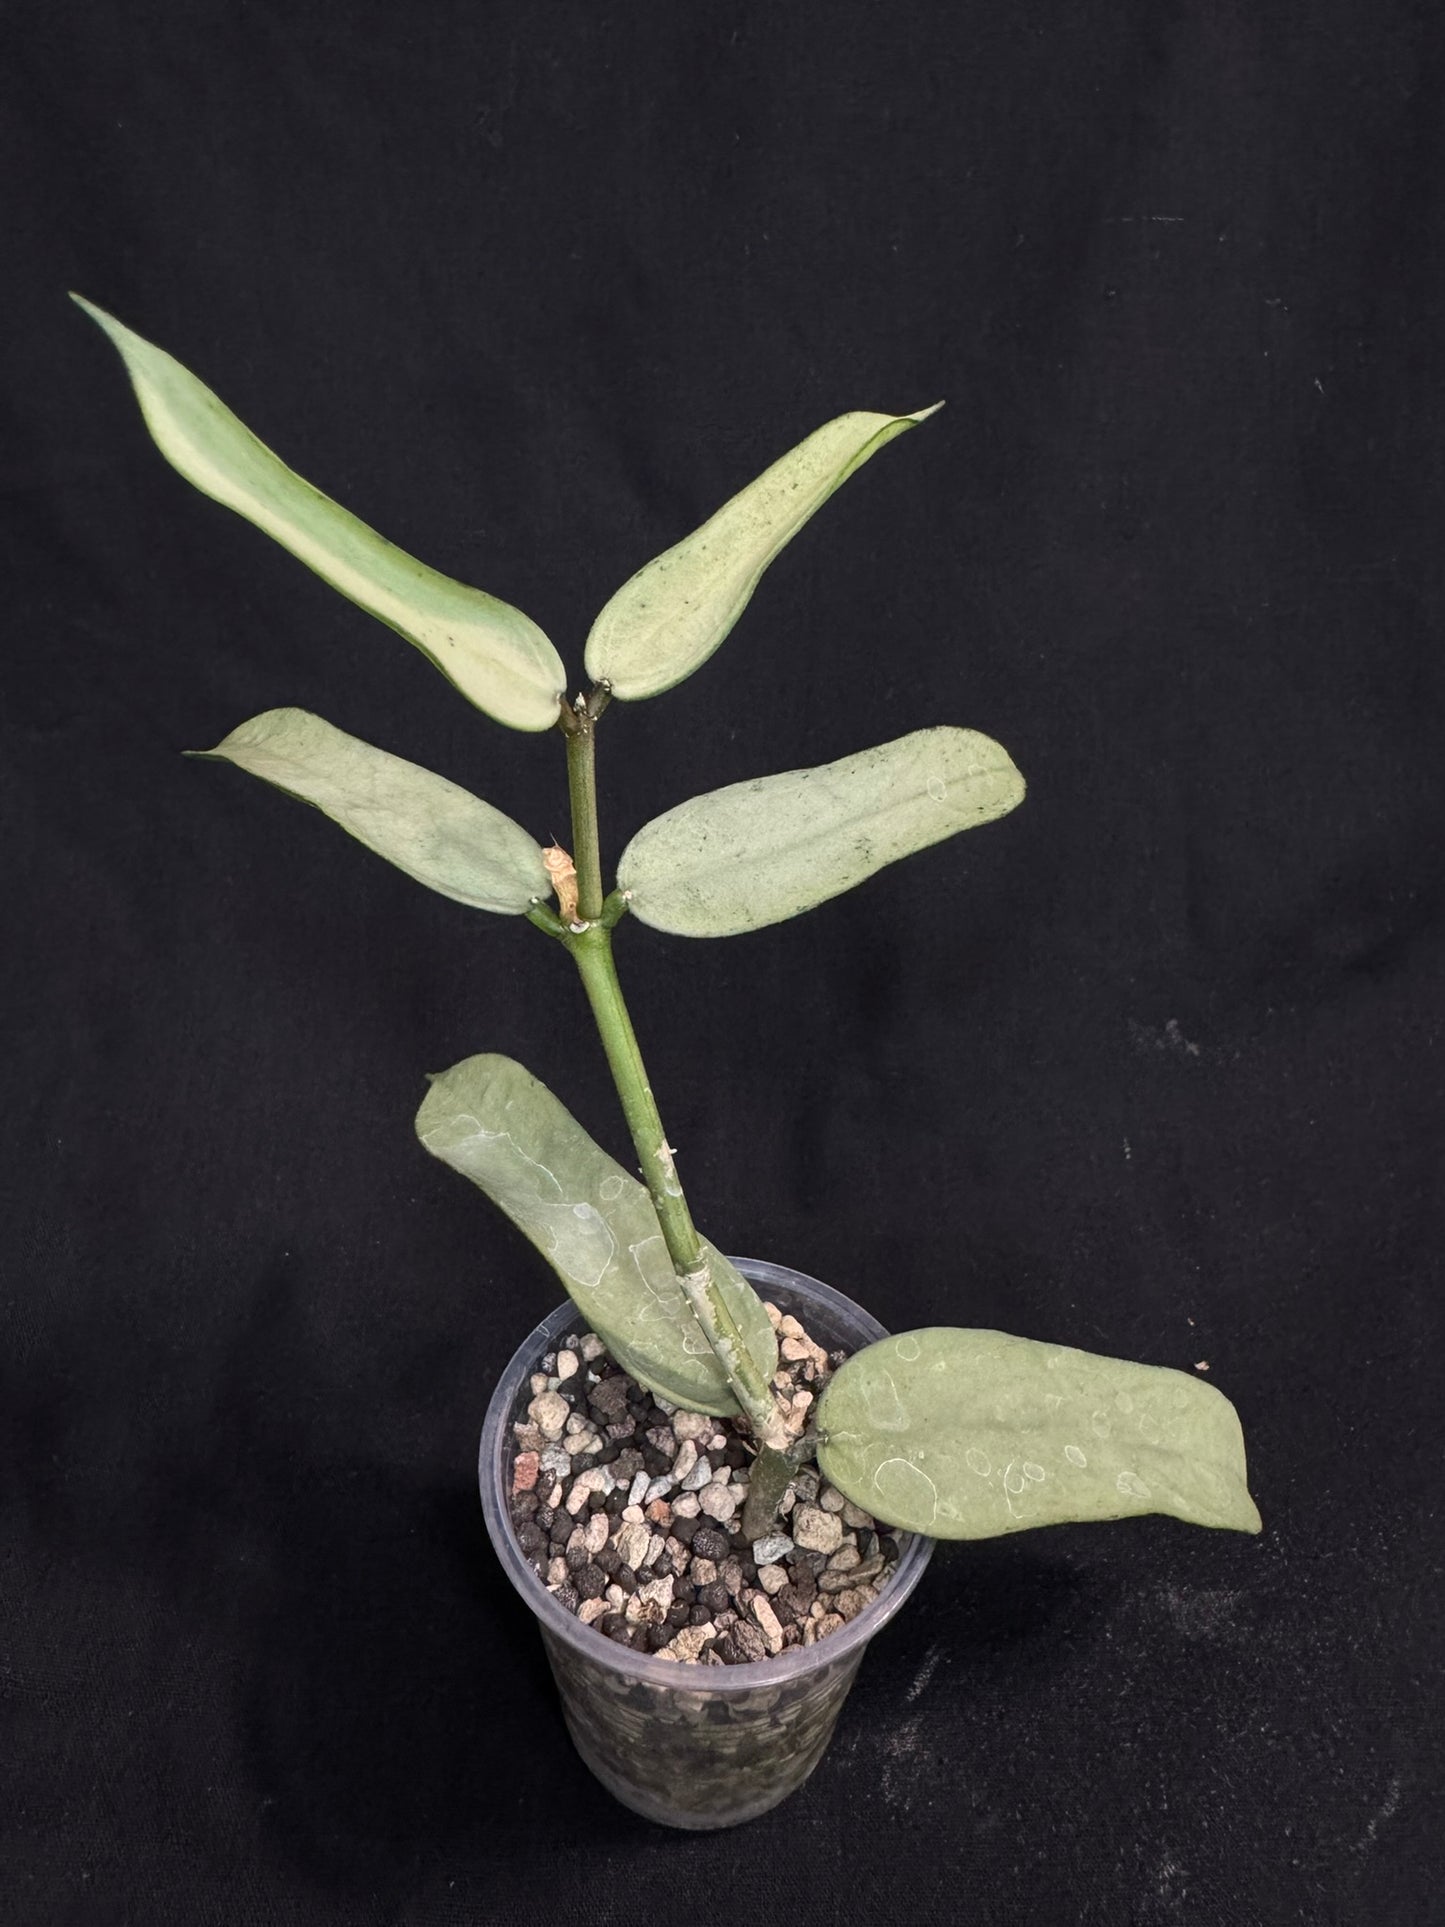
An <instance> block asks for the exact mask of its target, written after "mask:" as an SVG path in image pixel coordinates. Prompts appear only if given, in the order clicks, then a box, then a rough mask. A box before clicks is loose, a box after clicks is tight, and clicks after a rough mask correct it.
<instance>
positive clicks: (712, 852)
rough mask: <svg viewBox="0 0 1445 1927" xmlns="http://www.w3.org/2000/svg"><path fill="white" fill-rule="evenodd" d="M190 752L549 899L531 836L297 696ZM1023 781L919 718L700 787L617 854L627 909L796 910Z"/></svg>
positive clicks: (735, 921) (995, 750)
mask: <svg viewBox="0 0 1445 1927" xmlns="http://www.w3.org/2000/svg"><path fill="white" fill-rule="evenodd" d="M193 753H194V754H198V755H202V756H207V757H210V758H212V759H214V760H216V761H219V762H228V763H234V764H235V765H236V766H237V768H238V769H244V770H247V771H248V772H249V773H250V774H251V775H252V776H259V777H261V778H262V779H263V780H264V781H265V782H268V783H271V784H274V785H275V787H276V788H277V789H281V790H285V791H286V792H287V794H288V795H291V796H295V797H299V798H300V799H301V800H302V801H303V802H307V803H311V804H314V805H315V807H316V808H317V809H319V810H322V811H324V813H325V814H326V815H327V816H329V817H331V818H332V820H333V821H334V822H337V823H339V824H340V825H341V827H342V828H343V829H344V830H346V831H347V832H348V833H349V834H350V835H352V836H354V837H355V838H356V839H357V841H358V842H361V843H364V844H366V845H367V846H368V848H370V849H372V850H374V851H376V853H377V855H378V856H383V857H385V858H386V859H387V861H388V862H390V863H394V864H396V866H397V867H398V868H399V869H402V870H405V871H406V873H407V875H408V876H410V877H414V878H415V879H416V880H417V882H419V883H424V884H426V885H427V886H428V888H430V889H433V890H436V891H439V892H440V893H441V895H442V896H444V897H451V898H452V899H453V900H454V901H455V902H457V903H465V904H469V905H470V906H471V907H472V908H474V909H478V910H495V911H498V912H500V913H502V914H503V915H513V916H515V915H518V914H520V913H522V912H525V911H526V910H527V909H528V908H529V907H530V906H531V905H532V904H533V903H536V902H538V901H540V900H542V899H543V898H545V897H546V896H547V895H548V893H549V891H550V889H551V879H550V878H549V876H548V874H547V871H546V867H545V865H544V863H543V860H542V850H541V846H540V845H539V844H538V843H537V842H536V840H535V839H534V838H533V837H531V836H529V835H528V834H527V832H526V831H525V830H524V829H523V828H522V827H521V826H520V824H518V823H515V822H513V820H512V819H511V818H510V817H509V816H505V815H503V813H502V812H501V811H500V810H498V809H494V808H493V807H492V805H491V804H490V803H484V802H483V801H482V800H481V799H480V797H476V796H473V795H471V794H470V792H469V791H467V790H464V789H462V788H460V787H459V786H458V785H457V784H455V783H451V782H448V781H447V779H446V778H445V777H443V776H437V775H435V774H434V773H433V772H432V771H431V770H427V769H422V768H420V767H419V766H418V765H417V764H416V763H409V762H406V761H405V760H404V759H403V758H402V757H400V756H392V755H390V754H389V753H388V752H387V751H386V750H380V749H375V748H373V747H372V745H371V744H369V743H363V742H361V741H360V740H359V739H358V738H357V737H355V736H348V735H347V734H346V732H345V731H344V730H340V729H337V728H335V727H334V726H333V725H332V724H331V723H328V722H326V721H324V720H323V719H322V718H321V717H320V716H313V715H311V714H310V713H309V712H308V711H306V710H304V709H271V710H267V711H266V712H265V713H264V714H263V715H260V716H253V717H252V718H251V720H250V721H249V722H246V723H242V724H241V726H240V728H239V729H234V730H232V732H231V734H230V735H229V736H227V737H226V739H225V741H224V742H222V743H219V744H217V746H216V748H215V749H213V750H202V751H196V752H193ZM1022 794H1023V782H1022V779H1021V778H1020V777H1019V775H1018V772H1017V771H1016V770H1015V769H1014V766H1013V764H1012V763H1011V762H1010V761H1009V759H1008V757H1007V756H1006V755H1005V754H1004V752H1003V751H1002V750H1001V749H1000V748H999V747H998V745H997V744H996V743H991V742H990V741H989V740H988V738H987V737H985V736H977V735H975V734H973V732H972V731H969V730H963V729H928V730H919V731H917V732H916V733H915V734H914V735H912V736H904V737H901V738H900V739H899V740H898V741H897V742H894V743H885V744H883V745H882V746H881V747H879V748H878V749H872V750H865V751H864V752H863V753H862V755H859V756H848V757H845V758H843V760H842V761H841V762H837V763H831V764H827V765H825V766H824V767H823V768H821V769H811V770H793V771H790V772H788V773H786V774H784V775H781V776H770V777H764V778H762V779H761V780H760V781H758V782H755V783H737V784H734V785H732V786H731V787H730V788H728V789H723V790H715V791H713V792H712V794H711V795H708V796H699V797H695V798H694V799H693V800H692V801H691V802H690V803H684V804H682V805H680V806H679V808H677V809H675V810H670V811H669V812H668V813H667V814H666V815H665V816H660V817H658V818H657V819H656V820H655V821H654V822H652V823H649V824H648V825H647V826H646V827H645V828H644V829H642V830H640V831H639V832H638V834H637V835H636V836H635V837H634V838H633V839H632V842H631V843H630V844H629V845H628V847H627V849H626V850H625V851H624V852H623V856H622V862H621V864H620V866H619V871H618V876H619V882H620V884H621V886H622V888H623V889H625V890H626V891H627V892H628V895H629V898H630V901H631V906H632V909H633V911H634V913H635V914H636V915H637V916H638V917H640V918H641V920H642V921H643V922H644V923H648V924H651V925H653V927H654V928H656V929H659V930H669V931H673V932H676V933H679V934H681V935H684V936H695V937H717V936H731V935H733V934H735V933H736V932H738V931H743V930H756V929H759V928H761V927H762V926H763V925H764V924H769V923H776V922H778V921H780V920H781V919H783V918H785V917H792V916H796V915H797V914H798V913H799V912H800V911H803V910H808V909H811V908H812V907H813V906H814V905H815V904H819V903H822V902H824V901H825V900H826V899H827V898H828V897H832V896H836V895H838V894H839V892H840V891H843V890H846V889H848V888H850V887H851V886H852V885H853V884H855V883H860V882H862V881H863V879H864V878H865V877H867V876H871V875H872V873H873V872H874V871H875V870H878V869H880V868H881V867H882V866H883V865H884V864H885V863H891V862H893V861H894V860H895V859H896V858H898V857H902V856H907V855H909V854H910V853H911V852H913V851H915V850H921V849H923V848H924V847H925V846H926V845H928V844H930V843H936V842H937V841H938V840H939V839H940V838H942V837H946V836H951V835H953V834H954V832H955V831H957V830H962V829H967V828H968V827H969V826H970V825H971V824H973V823H981V822H986V821H987V820H988V819H989V818H990V817H992V816H998V815H1001V814H1002V813H1003V811H1004V810H1006V809H1011V808H1012V807H1013V806H1014V804H1015V803H1016V802H1017V801H1018V800H1019V798H1020V797H1021V796H1022Z"/></svg>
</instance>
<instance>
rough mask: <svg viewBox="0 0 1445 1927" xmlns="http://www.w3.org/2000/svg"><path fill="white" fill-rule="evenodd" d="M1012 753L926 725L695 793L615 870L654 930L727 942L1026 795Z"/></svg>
mask: <svg viewBox="0 0 1445 1927" xmlns="http://www.w3.org/2000/svg"><path fill="white" fill-rule="evenodd" d="M1023 794H1024V782H1023V778H1022V777H1021V776H1020V775H1019V773H1018V771H1017V770H1016V769H1015V768H1014V765H1013V763H1012V761H1011V760H1010V758H1009V755H1008V752H1007V750H1005V749H1002V748H1001V747H1000V746H999V745H998V744H997V743H995V742H993V741H991V740H990V738H989V737H987V736H980V735H978V734H977V732H976V731H974V730H971V729H950V728H939V729H920V730H916V731H915V732H914V733H913V734H912V735H911V736H900V737H899V738H898V739H897V740H896V741H895V742H891V743H882V744H880V745H879V746H878V747H877V748H876V749H865V750H861V751H860V752H859V753H858V754H857V755H856V756H845V757H843V759H842V760H841V761H840V762H837V763H825V764H823V765H822V766H821V767H819V768H817V769H795V770H788V771H786V772H785V773H784V774H782V775H780V776H762V777H759V778H758V779H757V780H756V781H754V782H751V783H733V784H731V785H729V787H728V788H727V789H721V790H713V791H711V792H710V793H709V794H708V795H706V796H695V797H693V798H692V799H691V801H689V802H687V803H679V804H678V806H677V808H676V809H672V810H668V811H667V813H666V814H665V815H663V816H659V817H655V818H654V819H653V821H652V822H651V823H648V824H647V825H646V826H645V827H644V828H643V829H641V830H639V831H638V833H637V835H636V836H635V837H633V839H632V841H631V842H630V843H629V844H628V846H627V848H626V849H625V850H624V851H623V853H622V860H621V862H620V863H619V864H618V866H617V880H618V884H619V886H620V887H621V888H622V889H623V890H624V891H625V892H626V893H627V896H628V904H629V908H630V909H631V910H632V912H633V914H634V915H635V916H638V917H640V918H641V919H642V921H643V922H644V923H648V924H651V925H652V926H653V928H654V929H657V930H668V931H671V932H673V933H674V934H675V935H677V936H682V937H729V936H735V935H737V934H738V933H739V932H740V931H744V930H757V929H760V928H761V927H762V926H763V925H764V924H769V923H780V922H782V920H783V919H784V918H785V917H795V916H797V915H798V914H799V912H800V911H803V910H811V909H812V908H813V907H814V906H815V905H816V904H819V903H824V902H826V901H827V899H828V898H829V897H836V896H839V895H841V894H842V892H843V891H845V890H849V889H851V888H852V887H853V885H854V884H857V883H862V882H863V880H864V879H865V878H866V877H870V876H872V875H873V873H874V872H875V871H876V870H881V869H882V868H883V866H884V865H885V864H887V863H894V862H896V861H897V860H898V859H899V858H900V857H905V856H911V855H913V854H914V852H915V851H918V850H923V849H926V848H927V847H928V846H929V845H930V844H932V843H937V842H940V841H941V840H942V839H943V838H944V837H948V836H953V835H954V834H955V833H956V832H957V831H959V830H967V829H971V828H972V827H973V826H974V825H975V824H978V823H987V822H990V821H991V820H992V819H993V818H994V817H997V816H1003V815H1004V814H1005V813H1006V812H1007V811H1009V810H1011V809H1013V808H1014V807H1015V806H1016V805H1017V804H1018V803H1020V802H1021V801H1022V800H1023Z"/></svg>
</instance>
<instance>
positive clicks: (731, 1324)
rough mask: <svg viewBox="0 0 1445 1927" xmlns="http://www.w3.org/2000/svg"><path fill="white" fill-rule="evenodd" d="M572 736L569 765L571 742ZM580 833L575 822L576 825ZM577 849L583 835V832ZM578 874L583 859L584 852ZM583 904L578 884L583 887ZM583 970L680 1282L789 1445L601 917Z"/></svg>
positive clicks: (753, 1410) (580, 938)
mask: <svg viewBox="0 0 1445 1927" xmlns="http://www.w3.org/2000/svg"><path fill="white" fill-rule="evenodd" d="M573 741H574V738H573V737H571V736H569V737H568V744H567V747H568V754H569V767H570V756H571V748H572V742H573ZM573 833H574V836H575V835H576V828H575V826H574V832H573ZM577 842H578V846H579V849H580V847H581V842H582V839H581V837H580V836H578V837H577ZM574 861H576V862H577V871H578V877H579V879H580V877H581V874H582V865H581V862H580V860H579V859H578V858H576V857H574ZM579 904H580V887H579ZM563 942H564V943H565V944H566V946H567V948H568V950H570V951H571V953H572V957H573V960H574V962H575V963H576V965H577V969H578V971H579V973H580V974H581V978H582V987H583V989H584V990H585V991H586V993H587V1001H588V1003H589V1004H590V1005H591V1006H592V1015H593V1017H594V1018H595V1019H596V1021H597V1029H598V1033H599V1034H600V1036H601V1038H602V1048H603V1049H604V1051H606V1053H607V1062H608V1066H609V1067H610V1069H611V1071H612V1080H613V1082H614V1083H615V1084H616V1086H617V1094H618V1096H619V1097H620V1098H621V1100H622V1111H623V1115H624V1116H625V1117H626V1119H627V1128H628V1130H629V1131H630V1132H631V1133H632V1142H633V1145H634V1146H635V1147H636V1150H637V1157H638V1162H639V1164H640V1166H641V1170H642V1179H643V1182H644V1183H645V1184H646V1186H647V1190H648V1194H649V1196H650V1197H651V1199H652V1203H653V1206H654V1208H655V1210H656V1212H657V1222H658V1224H659V1226H660V1227H661V1230H662V1235H663V1238H664V1239H665V1240H666V1243H667V1250H668V1255H669V1256H670V1257H671V1259H672V1265H673V1270H674V1271H675V1272H676V1273H677V1282H678V1284H679V1285H680V1286H681V1287H682V1290H683V1293H684V1294H685V1296H686V1298H687V1301H688V1303H689V1304H690V1305H691V1306H692V1309H693V1312H694V1314H695V1315H696V1318H697V1321H698V1323H699V1324H700V1325H701V1326H702V1329H703V1332H704V1333H705V1335H706V1337H707V1341H708V1344H709V1345H710V1346H711V1347H712V1350H713V1352H714V1354H715V1356H716V1357H717V1360H718V1363H719V1364H720V1365H721V1366H722V1368H723V1370H724V1371H725V1372H726V1373H727V1377H728V1383H729V1384H730V1385H731V1386H732V1389H733V1392H734V1395H735V1396H736V1398H737V1401H738V1403H739V1405H741V1406H742V1408H743V1411H744V1412H745V1413H746V1414H747V1416H748V1420H749V1422H750V1423H751V1425H752V1428H753V1431H754V1433H755V1434H756V1435H757V1437H758V1439H759V1441H760V1442H761V1444H762V1445H763V1446H764V1447H765V1448H772V1450H774V1451H782V1450H784V1449H786V1447H787V1445H788V1443H789V1439H788V1433H787V1429H786V1427H785V1426H784V1424H783V1419H782V1413H781V1412H780V1410H779V1408H778V1402H777V1400H776V1398H775V1397H774V1396H773V1388H772V1386H771V1385H770V1384H769V1383H768V1381H767V1379H766V1378H765V1377H764V1376H763V1374H762V1372H761V1371H760V1370H759V1369H758V1366H757V1362H756V1361H755V1359H754V1358H753V1356H752V1353H751V1352H750V1351H749V1350H748V1348H747V1344H746V1342H745V1340H744V1338H743V1335H742V1333H741V1331H739V1329H738V1325H737V1321H736V1319H734V1317H733V1315H732V1313H731V1311H730V1310H729V1309H728V1305H727V1301H726V1299H725V1298H724V1297H723V1295H722V1291H721V1289H720V1288H719V1286H718V1282H717V1280H716V1279H715V1278H714V1277H713V1275H712V1267H711V1265H710V1264H709V1263H708V1259H707V1254H706V1253H705V1252H704V1250H703V1246H702V1240H701V1239H700V1238H699V1237H698V1234H697V1227H696V1226H695V1225H694V1224H693V1221H692V1213H691V1212H690V1211H689V1210H688V1208H687V1200H686V1198H685V1197H684V1196H683V1194H682V1186H681V1185H680V1184H679V1183H678V1181H677V1169H676V1166H675V1164H674V1161H673V1152H672V1147H671V1146H670V1145H669V1143H668V1141H667V1136H666V1133H665V1132H664V1131H663V1128H662V1119H661V1118H660V1117H659V1115H658V1111H657V1105H656V1103H655V1102H654V1101H653V1096H652V1088H651V1086H650V1085H649V1083H648V1081H647V1072H646V1069H645V1067H644V1065H643V1062H642V1053H641V1051H640V1050H639V1049H638V1047H637V1035H636V1032H635V1031H634V1030H633V1028H632V1019H631V1017H630V1016H629V1015H628V1011H627V1005H626V1004H625V1002H624V1001H623V997H622V986H621V984H620V983H619V982H618V980H617V966H616V963H615V962H614V960H613V956H612V933H611V931H610V930H608V929H605V928H604V927H603V926H602V925H601V924H598V923H590V922H589V923H586V924H585V927H584V928H582V929H580V930H574V931H569V932H568V934H567V936H566V937H564V938H563Z"/></svg>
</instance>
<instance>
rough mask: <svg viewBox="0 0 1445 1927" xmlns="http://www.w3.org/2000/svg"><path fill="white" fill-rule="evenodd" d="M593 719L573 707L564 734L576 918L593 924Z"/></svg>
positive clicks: (597, 849)
mask: <svg viewBox="0 0 1445 1927" xmlns="http://www.w3.org/2000/svg"><path fill="white" fill-rule="evenodd" d="M595 725H596V718H595V717H594V716H592V715H590V714H589V713H588V711H587V710H586V708H585V707H582V708H579V709H574V710H573V712H572V721H571V723H570V724H564V729H565V731H566V736H567V793H568V795H569V796H570V798H571V801H572V846H573V847H572V861H573V863H574V864H575V865H576V866H577V917H578V921H579V922H581V923H592V922H594V921H595V920H596V919H597V918H598V917H600V916H601V915H602V852H601V846H600V844H599V841H598V836H597V738H596V736H595V735H594V734H593V730H594V728H595Z"/></svg>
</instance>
